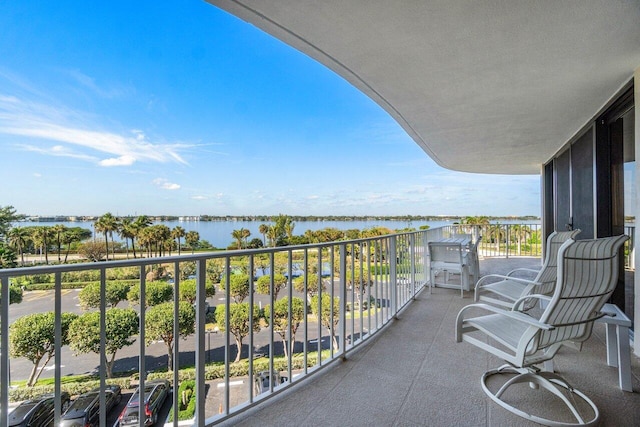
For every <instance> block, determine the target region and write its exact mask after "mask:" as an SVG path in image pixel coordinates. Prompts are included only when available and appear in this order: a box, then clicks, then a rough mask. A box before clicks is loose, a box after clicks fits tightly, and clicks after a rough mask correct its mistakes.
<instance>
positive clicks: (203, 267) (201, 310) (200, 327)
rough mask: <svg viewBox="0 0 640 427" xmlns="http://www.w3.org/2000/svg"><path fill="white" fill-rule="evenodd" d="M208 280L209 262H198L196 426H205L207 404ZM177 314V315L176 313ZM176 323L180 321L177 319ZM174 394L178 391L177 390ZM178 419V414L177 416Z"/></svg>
mask: <svg viewBox="0 0 640 427" xmlns="http://www.w3.org/2000/svg"><path fill="white" fill-rule="evenodd" d="M206 279H207V262H206V260H204V259H199V260H197V261H196V284H197V285H198V287H197V289H196V303H197V305H196V350H195V352H196V402H199V403H201V404H198V405H196V413H195V417H196V425H198V426H204V419H205V416H204V409H205V408H204V407H205V405H204V402H205V396H206V394H205V383H204V362H205V354H204V352H205V337H204V327H205V325H206V324H207V318H206V313H205V301H206V299H207V289H206ZM227 289H228V288H227ZM227 312H228V307H227ZM176 314H177V313H176ZM175 320H176V322H177V321H178V319H175ZM173 363H174V365H175V364H176V363H178V361H177V360H174V361H173ZM175 387H176V385H175V384H174V393H177V392H178V390H177V388H175ZM175 417H176V418H177V414H175Z"/></svg>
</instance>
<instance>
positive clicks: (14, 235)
mask: <svg viewBox="0 0 640 427" xmlns="http://www.w3.org/2000/svg"><path fill="white" fill-rule="evenodd" d="M7 238H8V241H9V244H10V245H11V246H13V247H14V248H15V249H16V250H17V251H18V255H19V256H20V264H21V265H24V247H25V246H26V244H27V242H28V241H29V238H30V234H29V230H28V229H26V228H24V227H13V228H12V229H10V230H9V232H8V233H7Z"/></svg>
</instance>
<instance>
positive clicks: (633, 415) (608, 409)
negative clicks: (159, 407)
mask: <svg viewBox="0 0 640 427" xmlns="http://www.w3.org/2000/svg"><path fill="white" fill-rule="evenodd" d="M539 264H540V260H539V259H534V258H511V259H498V258H493V259H492V258H487V259H485V260H482V261H481V273H482V274H488V273H505V272H507V271H509V270H511V269H512V268H515V267H521V266H523V267H537V266H539ZM471 302H472V296H471V294H469V293H467V294H466V295H465V298H464V299H463V298H460V292H459V291H456V290H451V289H443V288H436V289H434V290H433V293H432V294H431V295H430V294H429V292H428V290H427V291H424V292H422V293H421V294H420V295H419V296H418V298H417V300H416V301H415V302H414V303H412V304H410V305H409V307H408V308H406V309H405V310H404V311H403V312H401V313H400V315H399V320H398V321H395V322H393V323H392V324H391V325H390V326H389V327H388V328H387V329H386V330H384V331H381V333H379V334H378V335H376V337H374V338H373V339H372V340H371V342H370V343H368V344H365V346H364V347H363V348H362V349H361V350H358V351H357V352H356V353H354V354H352V355H350V357H349V359H348V360H346V361H338V362H337V363H336V364H334V365H333V366H330V367H328V368H327V369H325V370H324V371H322V372H318V373H317V374H314V375H311V376H310V378H308V379H307V380H305V381H302V382H301V383H300V384H299V385H297V386H295V387H293V388H292V389H290V390H287V391H284V392H283V393H281V394H280V395H278V396H274V397H273V398H272V399H270V400H269V401H267V402H263V403H261V404H259V405H258V406H256V407H254V408H251V409H249V410H248V411H246V412H244V413H242V414H239V415H238V416H236V417H235V418H234V419H232V420H228V421H227V422H226V423H224V424H223V425H234V426H265V425H269V426H271V425H273V426H275V425H277V426H303V425H304V426H407V427H411V426H530V425H537V424H535V423H532V422H529V421H526V420H524V419H523V418H520V417H518V416H516V415H513V414H511V413H510V412H508V411H506V410H505V409H503V408H501V407H500V406H498V405H497V404H495V403H493V402H492V401H491V400H490V399H489V398H488V397H487V396H486V395H485V394H484V392H483V391H482V388H481V386H480V378H481V376H482V374H483V373H484V372H485V371H486V370H489V369H492V368H495V367H498V366H500V365H501V364H502V363H503V362H502V361H501V360H499V359H498V358H496V357H493V356H490V355H488V354H487V353H485V352H482V351H480V350H479V349H476V347H474V346H472V345H470V344H468V343H456V342H455V339H454V327H455V326H454V325H455V318H456V315H457V314H458V311H459V310H460V309H461V308H462V307H463V306H464V305H466V304H469V303H471ZM631 359H632V373H633V389H634V392H633V393H628V392H624V391H622V390H620V388H619V387H618V371H617V368H613V367H609V366H607V364H606V349H605V332H604V327H603V325H602V324H596V325H595V328H594V333H593V335H592V337H591V339H590V340H589V341H588V342H587V343H586V344H585V346H584V347H583V350H582V351H581V352H578V351H576V350H573V349H569V348H563V349H561V350H560V352H559V354H558V355H557V356H556V357H555V359H554V361H555V370H556V372H557V373H558V374H560V375H561V376H563V377H564V378H565V379H567V380H568V381H569V382H570V383H571V384H572V385H573V386H574V387H576V388H577V389H578V390H581V391H582V392H584V393H585V394H586V395H587V396H589V397H590V398H591V399H592V400H593V401H594V402H595V403H596V405H597V406H598V408H599V410H600V412H601V417H600V419H601V423H600V425H603V426H637V425H640V363H639V360H638V358H637V357H635V356H634V355H632V356H631ZM522 387H524V389H517V390H516V393H514V398H517V396H516V395H518V393H520V392H521V390H523V391H522V392H524V393H527V395H528V396H532V394H531V393H533V394H534V395H535V394H540V393H538V392H537V391H536V390H531V389H529V387H528V386H527V385H522ZM536 399H537V397H536ZM528 401H529V402H532V400H530V399H528ZM514 402H515V400H514ZM534 402H535V401H534ZM548 402H549V399H542V401H540V402H539V403H534V405H539V407H543V408H545V410H544V411H545V412H544V413H543V414H541V415H545V416H547V417H553V416H554V414H557V413H559V410H558V408H557V407H556V406H555V405H554V404H550V403H548ZM565 420H566V421H572V420H571V419H570V418H568V419H567V418H565Z"/></svg>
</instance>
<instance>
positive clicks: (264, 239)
mask: <svg viewBox="0 0 640 427" xmlns="http://www.w3.org/2000/svg"><path fill="white" fill-rule="evenodd" d="M258 232H259V233H260V234H262V243H263V244H264V246H267V233H268V232H269V226H268V225H267V224H260V226H259V227H258Z"/></svg>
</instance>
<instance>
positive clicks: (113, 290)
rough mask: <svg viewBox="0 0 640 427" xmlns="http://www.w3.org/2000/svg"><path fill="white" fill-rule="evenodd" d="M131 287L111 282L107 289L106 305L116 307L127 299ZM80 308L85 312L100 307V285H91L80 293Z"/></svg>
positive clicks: (108, 283)
mask: <svg viewBox="0 0 640 427" xmlns="http://www.w3.org/2000/svg"><path fill="white" fill-rule="evenodd" d="M130 288H131V285H129V284H128V283H127V282H119V281H110V282H107V284H106V288H105V296H106V303H107V305H108V306H109V307H115V306H117V305H118V303H119V302H120V301H125V300H126V299H127V294H128V293H129V290H130ZM78 300H79V301H80V306H81V307H82V308H83V309H84V310H88V309H90V308H97V307H100V283H95V282H94V283H89V284H88V285H87V286H85V287H84V288H82V290H80V292H79V293H78Z"/></svg>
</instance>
